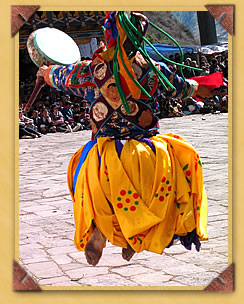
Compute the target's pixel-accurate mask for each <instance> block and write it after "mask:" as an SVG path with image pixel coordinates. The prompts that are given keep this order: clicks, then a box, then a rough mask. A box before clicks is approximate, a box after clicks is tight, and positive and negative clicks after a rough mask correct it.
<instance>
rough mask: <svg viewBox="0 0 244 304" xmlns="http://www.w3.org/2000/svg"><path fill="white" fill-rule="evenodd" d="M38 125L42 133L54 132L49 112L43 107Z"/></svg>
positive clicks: (54, 128)
mask: <svg viewBox="0 0 244 304" xmlns="http://www.w3.org/2000/svg"><path fill="white" fill-rule="evenodd" d="M38 127H39V131H40V132H41V133H42V134H47V133H55V132H56V127H55V126H54V125H53V121H52V118H51V117H50V116H49V112H48V110H47V109H45V108H44V109H42V112H41V117H40V120H39V126H38Z"/></svg>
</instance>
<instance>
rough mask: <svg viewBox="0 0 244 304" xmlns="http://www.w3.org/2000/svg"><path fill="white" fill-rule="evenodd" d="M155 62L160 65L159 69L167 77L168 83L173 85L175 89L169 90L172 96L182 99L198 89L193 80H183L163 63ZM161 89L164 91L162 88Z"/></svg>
mask: <svg viewBox="0 0 244 304" xmlns="http://www.w3.org/2000/svg"><path fill="white" fill-rule="evenodd" d="M157 64H158V65H159V66H160V70H161V71H162V72H163V73H164V75H165V76H166V77H167V78H168V80H169V81H170V83H171V84H172V85H173V86H174V87H175V90H173V91H172V90H171V91H169V93H170V95H171V96H172V97H175V98H182V99H184V98H187V97H191V96H193V95H194V93H195V92H196V90H197V89H198V83H197V82H196V81H195V80H191V79H186V80H184V79H183V78H182V77H180V76H179V75H177V74H176V73H172V72H171V71H170V70H169V68H168V66H167V65H166V64H165V63H163V62H157ZM161 90H162V91H163V92H165V90H164V89H163V88H162V89H161Z"/></svg>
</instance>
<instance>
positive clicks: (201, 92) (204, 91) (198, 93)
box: [195, 84, 214, 98]
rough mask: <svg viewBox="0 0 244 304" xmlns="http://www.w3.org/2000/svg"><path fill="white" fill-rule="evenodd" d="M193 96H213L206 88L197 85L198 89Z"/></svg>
mask: <svg viewBox="0 0 244 304" xmlns="http://www.w3.org/2000/svg"><path fill="white" fill-rule="evenodd" d="M195 96H198V97H202V98H210V97H213V96H214V94H213V92H212V91H210V90H209V89H208V88H207V87H206V86H203V85H200V84H199V86H198V89H197V91H196V92H195Z"/></svg>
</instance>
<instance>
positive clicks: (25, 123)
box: [19, 109, 41, 139]
mask: <svg viewBox="0 0 244 304" xmlns="http://www.w3.org/2000/svg"><path fill="white" fill-rule="evenodd" d="M36 137H41V133H39V132H38V131H37V128H36V126H35V125H34V124H33V120H32V119H30V118H28V117H26V116H25V115H24V114H23V110H22V109H19V138H20V139H21V138H22V139H24V138H25V139H27V138H36Z"/></svg>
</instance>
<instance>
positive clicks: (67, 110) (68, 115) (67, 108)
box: [62, 101, 81, 132]
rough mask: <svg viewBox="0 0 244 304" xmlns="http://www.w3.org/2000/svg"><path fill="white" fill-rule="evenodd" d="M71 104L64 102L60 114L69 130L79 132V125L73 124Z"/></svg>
mask: <svg viewBox="0 0 244 304" xmlns="http://www.w3.org/2000/svg"><path fill="white" fill-rule="evenodd" d="M71 106H72V103H71V102H70V101H66V102H65V104H64V107H63V110H62V114H63V116H64V120H65V121H66V122H67V123H68V126H70V127H69V128H71V129H72V131H73V132H76V131H79V130H81V124H80V123H79V122H75V120H74V113H73V110H72V107H71Z"/></svg>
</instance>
